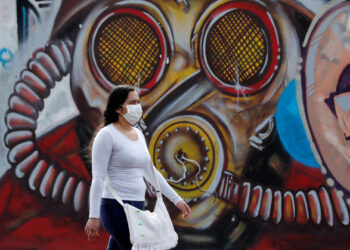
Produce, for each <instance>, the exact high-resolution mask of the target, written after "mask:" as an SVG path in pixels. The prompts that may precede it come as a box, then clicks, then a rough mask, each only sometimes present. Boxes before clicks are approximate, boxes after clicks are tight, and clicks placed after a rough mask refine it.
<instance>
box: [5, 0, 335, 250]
mask: <svg viewBox="0 0 350 250" xmlns="http://www.w3.org/2000/svg"><path fill="white" fill-rule="evenodd" d="M84 4H85V7H84V8H82V6H78V5H77V6H75V7H76V8H75V9H74V8H73V10H71V11H72V12H71V13H74V12H75V11H76V12H77V13H81V15H82V16H81V18H82V20H81V23H79V24H77V23H76V22H75V23H74V22H73V20H68V19H67V13H63V12H61V13H59V14H58V19H57V20H56V25H55V27H56V30H54V31H53V35H52V37H53V40H52V43H50V44H49V45H48V47H47V48H45V49H44V50H43V51H39V52H37V53H36V54H35V56H34V58H33V59H32V60H30V61H29V63H28V68H27V69H26V70H24V71H23V72H22V73H21V81H19V82H17V83H16V84H15V93H14V95H13V96H11V97H10V100H9V106H10V108H9V111H8V113H7V115H6V121H7V126H8V133H7V135H6V143H7V146H8V148H9V149H10V153H9V161H10V162H11V164H12V166H13V169H14V172H15V175H16V177H17V178H19V179H22V180H24V181H25V182H27V183H28V184H29V187H30V189H31V190H32V191H34V192H38V193H40V195H41V196H42V197H45V198H46V197H52V198H53V199H56V200H57V199H60V200H62V203H63V204H67V206H71V207H72V208H73V209H74V210H75V211H76V212H84V210H85V207H86V206H87V205H86V204H87V196H88V185H89V181H90V179H89V176H88V175H86V174H80V175H79V173H76V172H74V171H73V172H70V171H67V170H66V169H64V168H61V167H60V166H57V165H55V164H53V162H52V161H51V160H50V159H49V158H48V157H43V155H42V154H41V153H40V150H38V149H37V147H36V143H35V140H36V139H37V138H36V136H35V133H34V131H35V128H36V119H37V117H38V112H40V110H42V109H43V101H44V99H46V98H49V94H50V89H52V88H54V86H55V82H56V81H58V80H59V79H61V78H62V77H63V76H65V75H67V74H70V78H71V79H70V84H71V91H72V96H73V98H74V101H75V103H76V106H77V107H78V109H79V111H80V113H81V116H82V117H83V118H84V120H85V121H86V126H91V127H92V128H96V127H97V125H98V124H99V122H100V121H101V119H102V111H103V109H104V105H105V103H106V99H107V95H108V92H109V91H110V90H111V89H113V87H114V86H116V85H117V84H120V83H126V84H133V85H135V84H137V83H139V85H138V87H139V91H140V96H141V101H142V106H143V110H144V114H143V117H142V120H141V121H140V124H139V126H140V128H141V129H142V130H143V132H144V134H145V136H146V138H147V140H148V143H149V150H150V154H151V157H152V159H153V162H154V164H155V166H156V167H157V169H159V170H160V172H161V173H162V174H163V176H164V177H165V178H166V179H167V181H168V182H169V184H170V185H171V186H172V187H173V188H174V189H175V190H176V191H177V192H178V193H179V195H180V196H182V197H184V199H185V200H186V202H187V203H188V204H189V205H190V206H191V208H192V210H193V213H192V217H191V218H190V219H189V220H188V221H183V220H182V219H181V217H180V216H179V215H178V214H173V217H174V220H173V221H174V224H175V225H176V226H177V228H178V230H179V232H180V236H181V237H182V241H183V242H185V243H184V246H191V245H198V244H210V245H211V246H213V247H215V246H218V245H222V244H224V245H227V246H229V245H233V244H234V242H235V240H236V239H237V238H239V237H240V236H241V235H242V234H244V231H245V230H244V228H245V227H246V222H245V221H244V220H241V217H243V216H242V215H244V214H248V215H249V216H250V217H253V218H257V217H260V218H262V219H263V220H266V221H269V220H271V221H273V222H274V223H279V222H280V221H281V220H282V219H284V220H286V221H293V220H297V221H298V222H300V223H306V222H307V220H308V219H306V217H302V218H301V217H296V215H295V213H293V212H295V211H296V210H297V209H299V210H298V211H300V212H298V216H302V215H303V214H305V211H306V210H307V206H308V205H307V204H308V202H306V195H305V194H304V193H303V192H299V193H297V194H296V196H295V197H294V194H293V193H292V192H288V191H287V192H282V191H280V190H279V189H278V188H279V187H280V186H276V187H274V188H276V190H275V191H274V190H272V189H271V188H264V186H262V185H256V184H254V180H253V179H248V178H246V175H245V174H246V171H247V169H246V166H247V164H248V163H249V160H250V159H251V158H252V159H254V158H256V157H266V158H268V159H267V161H270V162H271V161H274V163H273V164H271V166H272V167H273V168H276V169H278V170H279V172H280V173H281V176H280V177H281V178H283V176H284V175H285V173H286V171H287V170H288V168H289V167H290V159H289V158H288V157H283V156H281V155H279V154H274V155H264V156H262V155H259V154H258V153H256V152H260V151H264V150H265V149H266V148H268V147H269V146H270V145H272V144H273V143H274V141H275V140H276V136H275V127H274V118H273V115H274V112H275V109H276V105H277V102H278V99H279V96H280V94H281V93H282V91H283V89H284V86H285V85H287V84H288V83H289V81H291V80H292V79H293V78H294V77H295V75H296V74H297V66H298V58H299V57H300V53H301V52H300V48H299V44H300V41H299V37H298V35H297V34H296V32H295V29H294V28H293V25H292V21H291V20H290V16H289V15H288V14H287V13H286V11H285V9H284V7H283V6H282V5H280V4H279V3H278V2H276V1H267V0H265V1H249V2H246V1H227V0H224V1H216V2H214V3H211V2H210V1H193V2H190V4H189V3H188V2H187V1H184V2H183V5H181V4H179V3H178V2H177V1H173V2H157V1H117V2H116V1H100V2H99V3H97V4H95V3H94V2H93V1H85V2H84ZM80 8H82V9H80ZM65 11H66V10H65ZM78 11H79V12H78ZM86 13H88V15H86V16H84V15H85V14H86ZM65 14H66V15H65ZM68 16H69V15H68ZM83 17H84V18H83ZM71 23H73V24H74V26H77V27H79V29H75V30H74V31H75V33H74V34H70V35H69V36H68V37H67V36H65V37H64V38H62V37H63V34H65V31H66V30H68V28H69V26H67V25H68V24H71ZM23 110H24V111H25V112H26V113H23V112H24V111H23ZM265 184H266V185H268V184H269V183H268V180H267V183H265ZM312 191H314V190H312ZM314 192H316V191H314ZM320 192H322V194H326V193H327V190H326V189H325V188H324V187H323V188H322V189H320ZM311 196H312V195H311ZM316 196H317V195H316V194H315V195H314V196H312V197H316ZM317 199H318V198H314V200H313V201H311V202H310V204H311V203H317V201H318V200H317ZM318 202H319V201H318ZM282 203H283V206H282ZM296 203H297V205H296ZM326 205H327V204H326ZM301 206H302V208H300V207H301ZM310 206H313V205H310ZM237 207H238V208H239V213H237ZM282 208H285V210H284V211H282ZM290 211H292V212H290ZM282 215H283V216H282ZM319 216H321V215H319ZM313 222H314V223H316V224H318V223H317V221H315V220H314V221H313ZM331 224H332V225H333V223H331ZM219 225H220V228H221V229H220V230H219V231H217V232H214V229H215V228H218V226H219ZM222 234H225V239H226V241H227V242H219V240H218V239H219V238H221V239H222ZM220 235H221V236H220ZM197 236H201V237H202V238H201V242H196V237H197ZM219 236H220V237H219Z"/></svg>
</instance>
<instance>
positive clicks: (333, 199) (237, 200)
mask: <svg viewBox="0 0 350 250" xmlns="http://www.w3.org/2000/svg"><path fill="white" fill-rule="evenodd" d="M218 196H219V197H220V198H221V199H223V200H226V201H227V202H229V203H231V204H234V205H236V206H237V207H238V208H239V209H238V210H239V211H240V212H241V213H242V214H245V215H248V216H250V217H252V218H261V219H262V220H264V221H269V222H272V223H275V224H279V223H281V222H286V223H297V224H307V223H312V224H315V225H321V224H322V223H326V224H327V225H328V226H330V227H333V226H334V225H335V217H337V218H338V220H339V221H340V223H341V224H342V225H344V226H348V225H349V208H350V207H349V205H348V204H347V203H346V202H345V200H344V197H343V196H342V195H341V194H339V192H338V191H337V190H336V189H335V188H329V187H325V186H321V187H319V188H318V189H317V190H315V189H310V190H308V191H298V192H292V191H283V192H281V191H280V190H272V189H271V188H265V189H264V188H263V187H262V186H260V185H254V186H253V185H252V184H251V183H249V182H241V181H237V180H236V179H235V178H234V176H233V174H232V173H230V172H227V171H225V172H224V176H223V178H222V179H221V183H220V185H219V187H218ZM335 215H336V216H335Z"/></svg>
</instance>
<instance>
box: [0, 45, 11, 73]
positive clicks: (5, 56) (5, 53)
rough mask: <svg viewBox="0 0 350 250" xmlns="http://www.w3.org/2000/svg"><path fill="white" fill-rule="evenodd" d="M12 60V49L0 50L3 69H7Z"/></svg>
mask: <svg viewBox="0 0 350 250" xmlns="http://www.w3.org/2000/svg"><path fill="white" fill-rule="evenodd" d="M12 59H13V53H12V52H11V50H10V49H7V48H3V49H1V50H0V63H1V64H2V67H4V68H5V69H7V68H8V65H9V64H10V63H11V62H12Z"/></svg>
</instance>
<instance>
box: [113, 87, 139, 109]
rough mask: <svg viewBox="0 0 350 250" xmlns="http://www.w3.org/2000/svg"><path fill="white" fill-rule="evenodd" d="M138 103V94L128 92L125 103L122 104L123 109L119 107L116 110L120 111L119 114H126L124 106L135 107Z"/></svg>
mask: <svg viewBox="0 0 350 250" xmlns="http://www.w3.org/2000/svg"><path fill="white" fill-rule="evenodd" d="M139 103H140V97H139V94H138V93H137V92H136V91H130V92H129V94H128V97H127V98H126V100H125V102H124V103H123V107H120V108H118V109H121V110H120V111H121V113H122V114H126V112H128V111H127V109H126V106H127V105H136V104H139Z"/></svg>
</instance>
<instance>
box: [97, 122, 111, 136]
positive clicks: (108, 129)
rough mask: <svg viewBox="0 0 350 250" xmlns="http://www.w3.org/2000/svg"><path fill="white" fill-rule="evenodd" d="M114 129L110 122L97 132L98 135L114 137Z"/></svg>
mask: <svg viewBox="0 0 350 250" xmlns="http://www.w3.org/2000/svg"><path fill="white" fill-rule="evenodd" d="M111 134H112V129H111V124H108V125H107V126H104V127H102V128H101V129H100V130H99V131H98V132H97V134H96V137H112V136H111Z"/></svg>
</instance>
